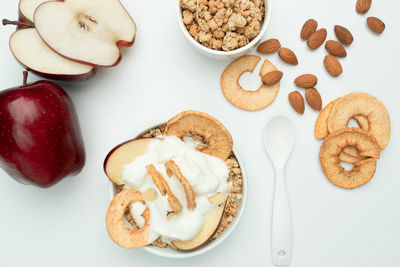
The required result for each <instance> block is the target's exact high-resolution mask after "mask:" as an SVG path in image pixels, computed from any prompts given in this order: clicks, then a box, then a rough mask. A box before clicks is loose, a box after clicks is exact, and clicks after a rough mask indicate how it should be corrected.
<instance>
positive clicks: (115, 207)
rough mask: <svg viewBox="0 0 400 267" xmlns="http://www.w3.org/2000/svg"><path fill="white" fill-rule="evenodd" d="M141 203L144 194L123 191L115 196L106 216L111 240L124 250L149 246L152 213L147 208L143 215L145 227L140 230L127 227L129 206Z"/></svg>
mask: <svg viewBox="0 0 400 267" xmlns="http://www.w3.org/2000/svg"><path fill="white" fill-rule="evenodd" d="M136 201H140V202H142V203H143V204H145V202H144V201H143V199H142V194H141V193H140V192H139V191H138V190H136V189H127V190H122V191H121V192H119V193H118V194H116V195H115V197H114V199H113V200H112V201H111V204H110V206H109V207H108V211H107V215H106V225H107V232H108V234H109V236H110V237H111V239H112V240H113V241H114V242H115V243H117V244H118V245H119V246H121V247H123V248H132V249H133V248H139V247H143V246H146V245H148V244H149V233H148V230H149V221H150V211H149V208H148V207H147V206H146V208H145V210H144V211H143V213H142V217H143V218H144V219H145V222H144V225H143V227H142V228H140V229H130V228H128V227H126V226H125V223H124V214H125V210H126V208H127V207H128V205H129V204H131V203H133V202H136Z"/></svg>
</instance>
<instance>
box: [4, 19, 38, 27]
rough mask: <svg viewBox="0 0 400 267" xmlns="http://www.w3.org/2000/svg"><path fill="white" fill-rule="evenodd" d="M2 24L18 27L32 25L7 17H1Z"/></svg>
mask: <svg viewBox="0 0 400 267" xmlns="http://www.w3.org/2000/svg"><path fill="white" fill-rule="evenodd" d="M3 25H17V26H20V27H30V28H32V27H33V25H32V24H30V23H27V22H22V21H14V20H8V19H3Z"/></svg>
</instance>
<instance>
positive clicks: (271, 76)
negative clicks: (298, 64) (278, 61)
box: [262, 70, 283, 85]
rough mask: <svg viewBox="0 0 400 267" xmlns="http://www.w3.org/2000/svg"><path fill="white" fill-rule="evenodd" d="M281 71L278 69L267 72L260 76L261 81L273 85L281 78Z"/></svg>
mask: <svg viewBox="0 0 400 267" xmlns="http://www.w3.org/2000/svg"><path fill="white" fill-rule="evenodd" d="M282 76H283V72H282V71H279V70H274V71H271V72H268V73H267V74H265V75H264V76H263V77H262V82H263V83H264V84H265V85H273V84H276V83H277V82H279V81H280V80H281V79H282Z"/></svg>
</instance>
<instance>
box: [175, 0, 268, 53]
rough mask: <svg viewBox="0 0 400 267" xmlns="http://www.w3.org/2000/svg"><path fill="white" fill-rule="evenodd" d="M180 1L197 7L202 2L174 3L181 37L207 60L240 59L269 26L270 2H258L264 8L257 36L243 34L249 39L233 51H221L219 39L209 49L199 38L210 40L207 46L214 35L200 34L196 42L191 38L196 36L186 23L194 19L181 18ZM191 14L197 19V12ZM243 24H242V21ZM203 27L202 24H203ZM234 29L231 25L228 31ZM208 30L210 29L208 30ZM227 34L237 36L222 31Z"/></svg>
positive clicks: (190, 0) (257, 41) (262, 0)
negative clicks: (262, 4)
mask: <svg viewBox="0 0 400 267" xmlns="http://www.w3.org/2000/svg"><path fill="white" fill-rule="evenodd" d="M182 1H188V2H192V3H197V5H199V4H198V3H199V2H202V1H200V0H199V1H197V2H196V1H192V0H177V1H176V3H177V4H176V8H177V18H178V25H179V28H180V29H181V31H182V33H183V35H184V36H185V39H186V40H187V41H188V42H189V43H190V44H191V46H192V47H193V48H194V49H195V50H196V51H198V52H199V53H201V54H202V55H205V56H207V57H209V58H213V59H220V60H224V59H233V58H238V57H241V56H243V55H245V54H247V53H248V52H249V50H250V49H252V48H254V47H256V46H257V45H258V44H259V42H260V40H261V38H262V37H263V35H264V34H265V32H266V31H267V28H268V25H269V22H270V19H271V7H272V5H271V0H260V2H263V3H264V6H263V19H262V20H261V21H260V22H259V25H257V28H258V29H259V32H258V33H257V35H256V36H255V37H254V36H252V35H253V34H252V33H249V34H247V33H245V34H244V35H245V36H248V37H249V38H247V41H246V40H245V43H246V44H245V45H239V46H240V47H239V46H238V47H236V48H234V49H230V48H229V47H225V50H224V49H222V50H221V39H220V40H219V41H218V44H217V45H216V46H214V45H209V47H207V46H206V45H203V44H202V43H200V42H199V40H200V38H202V40H208V39H210V38H211V39H210V41H206V43H207V44H208V43H211V42H213V40H214V36H215V35H216V34H215V33H213V34H212V37H210V36H207V34H208V35H210V34H211V33H207V34H202V35H203V36H200V37H196V39H197V40H196V39H195V38H194V37H193V36H197V35H196V33H193V34H191V33H190V31H191V30H192V28H189V27H190V24H189V23H188V22H189V21H191V20H190V19H194V18H193V16H192V18H190V17H189V19H188V20H189V21H187V19H185V18H184V16H183V12H184V10H183V8H182V5H181V2H182ZM249 1H250V0H249ZM249 1H247V2H249ZM206 2H211V1H206ZM238 2H240V1H238ZM192 10H193V9H192ZM200 12H201V11H200ZM249 12H250V11H249ZM193 13H195V14H196V15H195V17H198V10H196V11H195V12H193ZM241 13H242V14H243V12H242V11H241ZM189 16H191V15H189ZM207 17H208V18H210V15H209V14H207ZM237 17H239V16H237ZM240 19H242V20H243V18H242V17H239V19H237V20H233V21H240ZM184 21H185V22H186V24H185V22H184ZM225 21H226V20H225ZM243 22H244V20H243ZM202 23H203V22H202ZM233 23H234V22H232V24H233ZM239 23H240V22H239ZM212 24H213V22H210V21H209V22H208V25H211V26H213V25H212ZM219 24H221V23H219ZM192 25H193V22H192ZM203 25H204V23H203ZM242 25H243V24H242ZM219 26H220V25H219ZM204 27H206V29H205V30H207V28H208V26H204ZM215 27H218V25H215ZM234 27H235V26H234V24H233V25H231V28H230V29H231V30H233V29H234ZM196 28H198V27H197V26H195V27H194V28H193V29H195V30H196ZM243 28H244V27H243ZM210 29H212V28H210ZM217 29H221V27H219V28H217ZM200 30H201V28H200ZM210 31H211V30H210ZM227 33H228V34H230V35H233V36H234V37H235V36H237V35H236V33H235V32H233V33H232V32H228V31H224V33H223V34H224V35H225V34H227ZM218 34H220V33H218ZM221 36H222V35H221ZM242 37H243V36H242ZM221 38H222V37H221ZM223 40H224V43H225V37H224V39H223ZM240 40H242V39H239V43H240V42H241V41H240ZM213 43H217V42H213ZM210 46H211V47H210ZM213 48H214V49H213Z"/></svg>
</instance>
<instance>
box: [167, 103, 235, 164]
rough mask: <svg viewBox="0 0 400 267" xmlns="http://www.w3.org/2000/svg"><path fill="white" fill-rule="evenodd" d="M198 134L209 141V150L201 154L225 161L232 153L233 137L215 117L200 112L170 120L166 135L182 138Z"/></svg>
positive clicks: (182, 114)
mask: <svg viewBox="0 0 400 267" xmlns="http://www.w3.org/2000/svg"><path fill="white" fill-rule="evenodd" d="M188 133H196V134H199V135H201V136H204V137H205V138H206V139H207V140H208V145H209V146H208V148H204V149H201V150H200V151H201V152H204V153H207V154H209V155H212V156H215V157H218V158H220V159H222V160H223V161H225V160H226V159H227V158H228V157H229V155H230V154H231V152H232V146H233V141H232V136H231V134H230V133H229V132H228V130H227V129H226V128H225V126H224V125H222V123H221V122H219V121H218V120H217V119H215V118H214V117H212V116H210V115H208V114H206V113H203V112H199V111H193V110H188V111H184V112H182V113H179V114H178V115H176V116H175V117H173V118H172V119H170V120H169V121H168V123H167V126H166V127H165V134H166V135H169V136H171V135H172V136H177V137H179V138H182V137H183V136H184V135H185V134H188Z"/></svg>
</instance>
